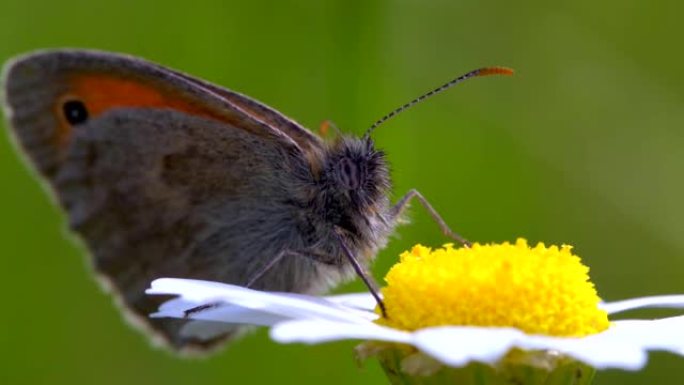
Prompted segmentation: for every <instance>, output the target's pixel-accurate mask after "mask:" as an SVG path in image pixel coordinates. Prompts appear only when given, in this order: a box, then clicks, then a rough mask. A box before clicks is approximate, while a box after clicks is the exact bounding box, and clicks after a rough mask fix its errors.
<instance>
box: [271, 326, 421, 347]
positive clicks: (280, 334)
mask: <svg viewBox="0 0 684 385" xmlns="http://www.w3.org/2000/svg"><path fill="white" fill-rule="evenodd" d="M271 338H273V340H275V341H277V342H281V343H290V342H302V343H307V344H315V343H321V342H329V341H340V340H346V339H360V340H377V341H388V342H400V343H410V342H411V333H408V332H403V331H400V330H396V329H392V328H388V327H384V326H380V325H377V324H374V323H372V322H367V323H356V324H350V323H345V322H330V321H313V320H308V321H288V322H283V323H280V324H277V325H275V326H274V327H272V328H271Z"/></svg>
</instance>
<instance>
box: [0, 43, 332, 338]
mask: <svg viewBox="0 0 684 385" xmlns="http://www.w3.org/2000/svg"><path fill="white" fill-rule="evenodd" d="M218 90H219V88H218V87H213V86H209V85H208V84H207V83H204V82H201V81H198V80H193V79H191V78H189V77H187V76H185V75H182V76H181V75H179V74H178V73H176V72H173V71H170V70H166V69H164V68H162V67H159V66H157V65H154V64H150V63H147V62H143V61H141V60H139V59H134V58H130V57H125V56H118V55H112V54H106V53H96V52H87V51H52V52H44V53H38V54H33V55H30V56H26V57H23V58H20V59H18V60H15V61H14V62H12V63H11V64H9V65H8V66H7V67H6V68H5V77H4V91H5V102H6V111H7V114H8V116H9V119H10V125H11V127H12V133H13V134H14V136H15V138H16V141H17V144H18V145H19V147H20V148H22V149H23V152H24V153H25V154H26V155H27V156H28V159H29V160H30V163H32V164H33V165H34V166H35V168H36V169H37V170H38V172H39V173H40V174H41V175H42V176H44V177H45V179H46V180H47V182H48V185H49V187H50V189H51V190H52V191H53V192H54V195H55V198H56V200H57V201H58V202H59V203H60V205H61V206H62V207H63V208H64V209H65V211H66V213H67V214H68V219H69V225H70V227H71V228H72V229H73V230H74V231H75V232H76V233H78V234H79V235H80V236H81V237H82V239H83V240H84V243H85V244H86V246H87V248H88V249H89V251H90V252H91V254H92V256H93V258H92V261H93V265H94V268H95V270H96V271H97V272H99V273H100V274H101V275H102V276H103V278H104V280H105V281H106V282H107V283H108V284H109V285H108V286H110V287H111V288H113V291H114V292H115V293H117V295H118V298H119V299H120V301H121V302H122V303H123V305H125V307H126V308H130V309H132V310H133V314H134V315H135V316H136V318H137V319H138V321H141V322H138V323H142V324H143V325H145V326H151V327H152V329H154V330H155V331H157V332H160V333H159V334H160V335H161V336H163V337H164V339H165V340H166V341H168V342H170V343H171V344H172V345H173V346H175V347H177V348H185V347H196V346H198V347H206V346H210V345H212V344H213V343H214V342H216V340H217V339H221V338H223V337H225V335H226V332H233V331H234V329H231V330H223V331H222V332H221V333H213V334H212V337H211V339H208V340H197V339H195V338H194V337H189V336H185V335H183V334H182V332H181V330H182V329H181V323H182V321H181V322H179V321H174V320H151V319H149V318H148V314H149V313H151V312H153V311H155V310H156V307H157V305H158V304H159V302H160V300H158V299H154V298H151V297H149V296H145V295H144V290H145V288H147V287H148V286H149V283H150V281H151V280H153V279H156V278H159V277H185V278H198V279H209V280H218V281H223V282H230V283H237V284H244V283H246V281H247V280H248V279H249V278H250V276H251V275H253V274H254V273H256V271H258V270H259V268H260V267H261V266H262V265H263V264H264V263H266V262H268V260H269V259H268V258H270V257H271V258H272V257H273V256H275V255H276V254H277V252H278V251H280V250H282V249H286V248H291V249H297V248H299V247H301V245H300V244H299V243H300V242H301V239H302V230H301V228H302V218H301V205H302V204H305V203H304V202H306V199H307V194H308V192H307V191H305V189H303V186H310V185H311V184H312V181H313V175H312V169H311V163H310V162H309V160H308V158H307V150H305V149H303V148H302V145H301V144H300V143H303V142H302V140H301V138H300V139H299V142H298V141H296V140H294V139H292V137H290V136H289V135H288V134H287V133H285V132H283V131H281V130H279V129H277V127H275V125H278V124H283V121H282V120H280V116H281V115H279V114H277V113H275V112H273V111H272V110H270V109H265V107H263V106H261V105H258V104H253V105H252V104H250V103H252V102H245V101H243V103H242V104H240V103H235V102H234V101H231V100H229V99H228V98H227V97H226V95H227V94H226V92H225V91H223V92H217V91H218ZM233 98H237V99H239V97H236V96H233ZM290 122H291V121H290ZM285 124H289V125H290V126H291V127H294V126H292V124H293V123H287V122H286V123H285ZM290 131H292V129H290ZM309 145H310V146H316V142H315V141H310V143H309ZM276 273H277V274H276ZM259 282H260V288H263V289H271V290H282V291H295V292H311V291H312V290H320V289H322V287H323V284H322V282H321V279H320V277H319V276H318V272H317V267H316V266H314V265H313V263H312V262H311V261H308V260H303V259H297V258H290V259H285V260H283V261H282V262H281V263H280V264H279V266H278V271H277V272H276V271H271V272H269V274H268V276H266V277H265V278H264V279H261V280H260V281H259Z"/></svg>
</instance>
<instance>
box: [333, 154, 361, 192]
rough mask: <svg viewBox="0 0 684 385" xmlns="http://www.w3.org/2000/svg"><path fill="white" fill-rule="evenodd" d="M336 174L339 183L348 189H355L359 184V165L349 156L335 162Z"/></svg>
mask: <svg viewBox="0 0 684 385" xmlns="http://www.w3.org/2000/svg"><path fill="white" fill-rule="evenodd" d="M337 175H338V179H339V181H340V184H341V185H342V186H343V187H344V188H346V189H348V190H354V189H357V188H359V186H360V185H361V175H360V171H359V165H358V164H356V163H354V161H352V160H351V159H349V158H342V159H340V161H339V163H338V164H337Z"/></svg>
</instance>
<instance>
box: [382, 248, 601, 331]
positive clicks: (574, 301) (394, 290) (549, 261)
mask: <svg viewBox="0 0 684 385" xmlns="http://www.w3.org/2000/svg"><path fill="white" fill-rule="evenodd" d="M588 273H589V268H588V267H587V266H585V265H583V264H582V262H581V261H580V258H579V257H577V256H575V255H573V254H572V252H571V246H566V245H564V246H561V247H558V246H550V247H546V246H544V244H542V243H539V244H537V246H535V247H530V246H528V244H527V241H526V240H524V239H518V240H517V242H516V243H515V244H510V243H508V242H506V243H503V244H486V245H480V244H477V243H476V244H474V245H473V246H472V247H470V248H465V247H462V248H458V249H455V248H453V246H452V245H450V244H448V245H445V246H444V247H443V248H441V249H436V250H432V249H430V248H428V247H425V246H421V245H416V246H414V247H413V249H412V250H411V251H410V252H409V251H407V252H404V253H403V254H402V255H401V260H400V262H399V263H397V264H396V265H394V267H392V269H390V271H389V273H387V276H386V277H385V281H386V282H387V286H386V287H384V288H383V289H382V294H383V296H384V302H385V307H386V309H387V318H382V319H380V320H379V321H378V322H379V323H382V324H385V325H388V326H392V327H395V328H399V329H404V330H416V329H420V328H424V327H428V326H440V325H471V326H500V327H503V326H511V327H515V328H518V329H520V330H523V331H525V332H527V333H530V334H546V335H553V336H585V335H589V334H594V333H598V332H600V331H603V330H605V329H607V328H608V325H609V321H608V315H607V314H606V312H605V311H603V310H601V309H599V307H598V304H599V301H600V300H599V297H598V295H597V293H596V289H595V288H594V284H593V283H591V281H589V275H588Z"/></svg>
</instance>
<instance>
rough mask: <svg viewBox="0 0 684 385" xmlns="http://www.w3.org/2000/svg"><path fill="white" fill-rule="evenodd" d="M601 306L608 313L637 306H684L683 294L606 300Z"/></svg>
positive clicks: (636, 307) (637, 307)
mask: <svg viewBox="0 0 684 385" xmlns="http://www.w3.org/2000/svg"><path fill="white" fill-rule="evenodd" d="M601 308H603V310H605V311H606V312H608V314H615V313H620V312H623V311H627V310H632V309H639V308H684V295H657V296H652V297H641V298H632V299H626V300H623V301H614V302H606V303H603V304H602V305H601Z"/></svg>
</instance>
